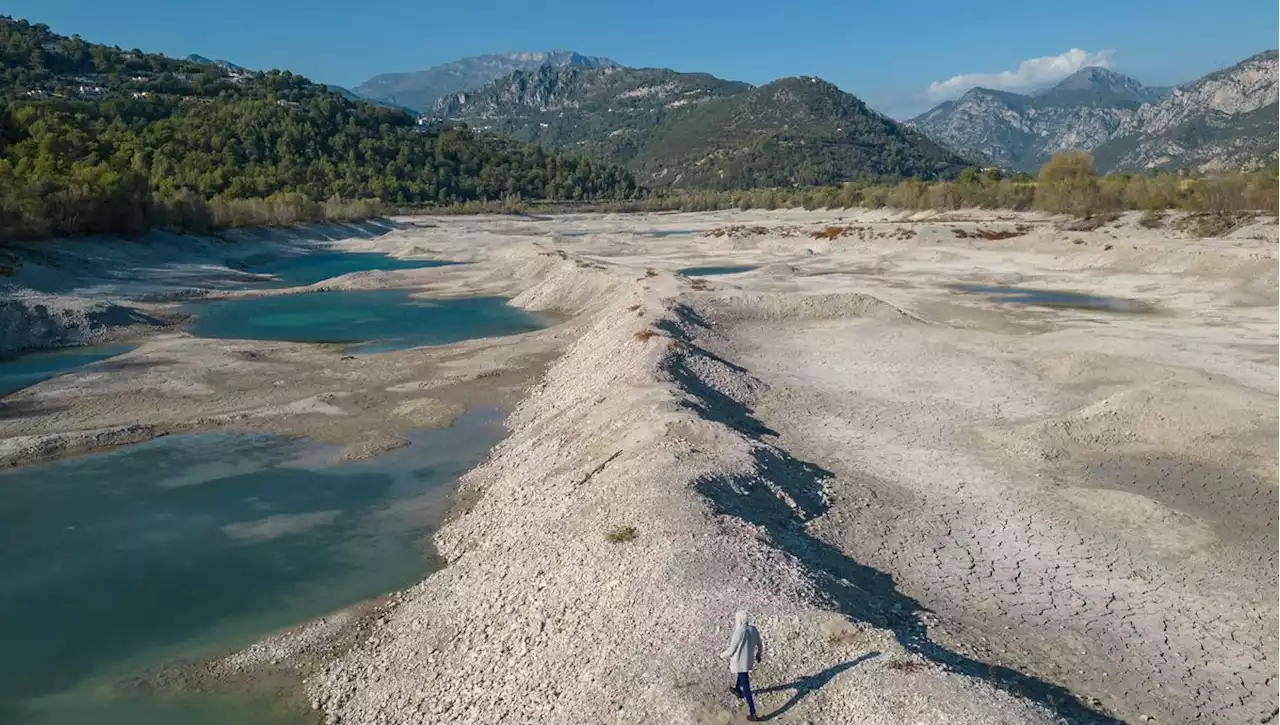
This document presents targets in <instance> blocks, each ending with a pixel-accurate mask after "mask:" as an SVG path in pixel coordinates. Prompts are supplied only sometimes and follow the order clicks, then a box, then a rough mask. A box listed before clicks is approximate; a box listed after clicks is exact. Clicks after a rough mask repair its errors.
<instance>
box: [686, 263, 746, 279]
mask: <svg viewBox="0 0 1280 725" xmlns="http://www.w3.org/2000/svg"><path fill="white" fill-rule="evenodd" d="M756 268H757V267H756V266H755V265H748V264H743V265H736V266H733V265H731V266H726V267H685V268H684V269H678V270H676V273H678V274H682V275H684V276H686V277H714V276H717V275H722V274H741V273H743V272H750V271H751V270H753V269H756Z"/></svg>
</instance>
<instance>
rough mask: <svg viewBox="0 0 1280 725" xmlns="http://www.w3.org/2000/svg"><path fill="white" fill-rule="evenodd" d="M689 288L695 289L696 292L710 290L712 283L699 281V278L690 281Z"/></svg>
mask: <svg viewBox="0 0 1280 725" xmlns="http://www.w3.org/2000/svg"><path fill="white" fill-rule="evenodd" d="M689 286H690V287H692V288H694V289H696V290H709V289H711V283H710V282H708V281H706V280H705V279H697V278H695V279H691V280H689Z"/></svg>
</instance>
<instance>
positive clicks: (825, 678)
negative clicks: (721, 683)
mask: <svg viewBox="0 0 1280 725" xmlns="http://www.w3.org/2000/svg"><path fill="white" fill-rule="evenodd" d="M879 656H880V653H879V652H867V653H866V654H864V655H861V656H859V657H858V658H856V659H852V660H849V661H848V662H842V663H840V664H838V665H835V666H834V667H828V668H827V669H825V670H823V671H821V672H819V673H817V674H813V675H808V676H806V677H801V678H800V679H798V680H796V681H795V682H787V683H784V684H781V685H774V686H773V687H763V688H761V689H759V690H753V692H752V694H754V695H763V694H764V693H766V692H778V691H780V690H795V691H796V694H794V695H792V696H791V699H789V700H787V701H786V702H784V703H782V707H780V708H778V709H777V710H774V711H773V712H771V713H769V714H768V715H763V716H761V718H760V720H761V721H766V720H772V719H774V718H775V717H778V716H779V715H782V714H783V713H785V712H786V711H787V710H790V709H791V708H793V707H795V706H796V703H798V702H800V701H801V700H803V699H804V698H805V697H808V696H809V694H811V693H814V692H817V691H818V690H821V689H822V688H824V687H826V686H827V683H828V682H831V680H833V679H835V676H836V675H838V674H840V673H841V672H844V671H845V670H851V669H853V668H854V667H857V666H858V665H860V664H862V663H863V662H866V661H867V660H869V659H871V658H873V657H879Z"/></svg>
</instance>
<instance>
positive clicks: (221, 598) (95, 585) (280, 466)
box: [0, 409, 503, 725]
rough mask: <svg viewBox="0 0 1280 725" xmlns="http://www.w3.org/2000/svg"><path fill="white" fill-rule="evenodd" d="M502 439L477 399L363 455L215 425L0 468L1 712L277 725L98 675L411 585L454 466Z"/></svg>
mask: <svg viewBox="0 0 1280 725" xmlns="http://www.w3.org/2000/svg"><path fill="white" fill-rule="evenodd" d="M502 435H503V429H502V414H501V411H497V410H492V409H489V410H480V411H472V412H468V413H465V414H463V415H462V416H459V418H458V419H457V421H456V422H455V424H454V426H453V427H451V428H446V429H442V430H426V431H418V432H416V433H414V434H413V435H412V436H411V440H412V441H413V445H411V446H409V447H407V448H403V449H399V450H396V451H392V452H390V453H386V454H383V455H382V456H379V457H377V458H375V459H372V460H370V461H363V462H341V463H336V464H335V463H334V459H335V456H336V451H335V450H334V449H333V448H332V447H326V446H321V445H318V444H315V443H312V442H309V441H306V440H298V439H286V438H281V437H275V436H265V435H249V434H225V433H216V434H201V435H183V436H169V437H166V438H160V439H157V440H154V441H151V442H148V443H143V444H140V445H136V446H129V447H127V448H122V449H118V450H115V451H111V452H107V453H100V454H94V455H90V456H82V457H79V458H73V459H68V460H62V461H58V462H54V463H50V464H46V465H41V466H33V467H29V468H21V469H17V470H12V471H7V472H0V551H3V552H4V556H3V557H0V643H3V646H0V722H3V723H6V724H9V725H37V724H38V725H73V724H74V725H81V724H82V723H94V724H95V725H102V724H110V725H126V723H127V724H128V725H151V724H152V723H155V724H156V725H158V724H159V723H178V722H182V723H188V722H190V723H209V724H210V725H213V724H214V723H216V724H217V725H232V724H233V723H250V722H262V723H279V722H282V721H281V720H280V717H281V716H280V715H279V714H272V713H264V712H259V715H260V716H261V717H257V716H255V717H249V716H248V713H251V712H256V711H259V710H261V707H260V706H254V705H249V704H246V703H244V702H237V701H234V700H231V699H213V698H201V699H199V700H191V701H186V702H184V701H176V702H168V701H164V702H162V701H159V700H145V699H142V700H139V699H137V698H129V699H118V698H117V697H116V696H115V695H113V693H112V691H111V689H110V688H109V687H107V683H110V682H112V681H114V680H115V679H117V678H119V677H121V676H124V675H127V674H129V673H131V672H136V671H138V670H139V669H142V668H145V667H148V666H153V665H155V664H156V663H159V662H163V661H167V660H169V659H172V658H174V657H177V656H188V655H192V654H197V653H199V652H201V651H206V650H209V649H211V648H212V649H220V648H223V647H227V646H231V645H233V644H240V643H248V642H251V641H253V640H255V639H256V638H258V637H260V636H261V635H263V634H265V633H267V632H269V631H272V630H274V629H277V628H280V627H284V626H289V625H293V624H296V623H298V622H302V621H305V620H307V619H310V618H312V617H316V616H320V615H323V614H325V613H327V612H330V611H333V610H335V609H338V608H341V607H343V606H347V605H350V604H353V603H356V602H359V601H362V600H364V599H368V598H370V597H373V596H376V595H378V594H381V593H384V592H387V591H390V590H393V589H397V588H401V587H404V586H407V585H409V584H411V583H414V582H416V581H418V580H420V579H421V578H422V576H423V575H424V574H426V573H427V572H428V571H430V570H431V568H433V565H432V560H431V557H430V554H429V551H428V550H427V549H426V544H425V542H426V540H427V536H428V535H429V533H430V532H431V531H432V530H433V529H434V528H435V527H436V526H438V525H439V523H440V522H441V521H442V520H443V517H444V515H445V513H446V511H447V508H448V503H449V497H450V495H451V493H452V491H453V487H454V484H455V481H456V479H457V477H458V476H459V475H460V474H462V473H463V472H464V471H466V470H468V469H469V468H471V467H473V466H474V465H475V464H477V463H478V462H479V461H480V460H482V459H483V457H484V456H485V455H486V454H487V452H488V450H489V448H490V447H491V446H492V445H493V444H494V443H496V442H497V441H498V440H499V439H500V438H501V437H502ZM90 713H91V716H88V714H90Z"/></svg>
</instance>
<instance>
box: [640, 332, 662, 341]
mask: <svg viewBox="0 0 1280 725" xmlns="http://www.w3.org/2000/svg"><path fill="white" fill-rule="evenodd" d="M657 334H658V333H657V331H656V330H640V331H638V332H636V335H635V338H636V339H637V340H639V341H640V342H648V341H649V338H651V337H654V336H655V335H657Z"/></svg>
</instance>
